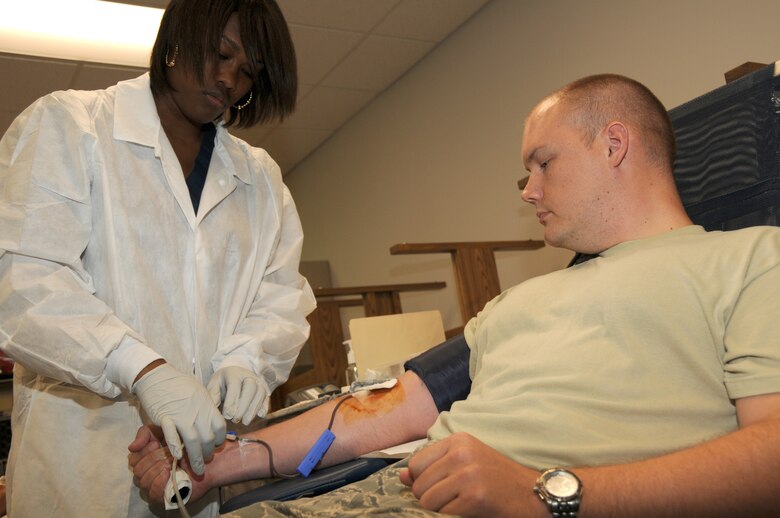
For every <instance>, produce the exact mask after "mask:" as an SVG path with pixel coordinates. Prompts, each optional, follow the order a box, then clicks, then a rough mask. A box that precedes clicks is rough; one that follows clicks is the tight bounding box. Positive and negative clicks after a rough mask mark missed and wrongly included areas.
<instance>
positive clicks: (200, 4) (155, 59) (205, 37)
mask: <svg viewBox="0 0 780 518" xmlns="http://www.w3.org/2000/svg"><path fill="white" fill-rule="evenodd" d="M233 13H237V15H238V21H239V25H240V31H241V42H242V44H243V46H244V49H245V51H246V55H247V58H248V60H249V64H250V66H251V70H252V73H253V78H252V90H251V94H252V97H253V99H252V102H251V103H249V105H247V106H246V107H245V108H243V109H241V110H238V109H236V108H234V107H232V106H231V107H230V108H229V112H230V113H229V114H228V115H227V116H226V121H225V124H226V125H227V126H230V125H233V124H235V125H236V126H237V127H239V128H243V127H249V126H253V125H255V124H259V123H263V122H270V121H272V120H282V119H284V118H285V117H287V116H288V115H290V114H291V113H292V112H293V110H294V109H295V102H296V99H297V96H298V72H297V64H296V59H295V49H294V47H293V43H292V38H291V37H290V32H289V29H288V27H287V22H286V21H285V19H284V15H283V14H282V11H281V10H280V9H279V6H278V5H277V4H276V2H275V1H274V0H171V2H170V4H168V7H167V8H166V9H165V13H164V14H163V17H162V21H161V22H160V29H159V31H158V33H157V39H156V40H155V43H154V47H153V48H152V55H151V60H150V66H149V74H150V78H151V87H152V92H155V93H165V92H167V91H170V90H171V89H172V86H171V85H170V83H168V79H167V76H166V68H167V66H166V61H170V60H172V59H174V56H175V63H176V66H183V67H186V68H187V69H188V70H189V71H190V72H191V73H193V74H194V75H195V77H197V78H198V79H199V80H200V81H203V79H204V74H205V67H206V64H207V62H208V61H213V60H215V59H217V58H218V54H219V46H220V42H221V40H222V33H223V31H224V29H225V25H227V22H228V19H229V18H230V16H231V15H232V14H233ZM248 98H249V94H247V95H246V96H245V98H244V99H242V100H241V101H239V104H240V103H243V102H245V101H246V100H247V99H248Z"/></svg>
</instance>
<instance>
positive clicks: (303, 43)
mask: <svg viewBox="0 0 780 518" xmlns="http://www.w3.org/2000/svg"><path fill="white" fill-rule="evenodd" d="M290 33H291V34H292V38H293V43H294V45H295V54H296V56H297V58H298V74H299V77H298V79H299V81H300V82H302V83H308V84H317V83H319V82H320V81H321V80H322V78H323V77H325V75H326V74H327V73H328V72H330V70H331V69H332V68H333V67H334V66H336V65H337V64H338V63H340V62H341V61H342V60H343V59H344V56H346V55H347V54H348V53H349V52H350V51H351V50H352V49H353V48H355V46H356V45H357V44H358V43H359V42H360V40H361V39H363V35H362V34H360V33H357V32H347V31H339V30H332V29H318V28H315V27H304V26H301V25H291V26H290Z"/></svg>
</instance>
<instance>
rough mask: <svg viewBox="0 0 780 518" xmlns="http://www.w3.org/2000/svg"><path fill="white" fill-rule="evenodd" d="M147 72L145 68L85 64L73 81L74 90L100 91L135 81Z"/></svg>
mask: <svg viewBox="0 0 780 518" xmlns="http://www.w3.org/2000/svg"><path fill="white" fill-rule="evenodd" d="M144 72H146V70H145V69H143V68H134V67H118V66H111V65H95V64H91V63H85V64H84V65H83V66H82V67H81V68H80V69H79V71H78V73H77V74H76V77H74V79H73V84H72V88H75V89H77V90H99V89H102V88H108V87H109V86H111V85H115V84H117V83H118V82H119V81H124V80H126V79H133V78H134V77H138V76H140V75H141V74H143V73H144Z"/></svg>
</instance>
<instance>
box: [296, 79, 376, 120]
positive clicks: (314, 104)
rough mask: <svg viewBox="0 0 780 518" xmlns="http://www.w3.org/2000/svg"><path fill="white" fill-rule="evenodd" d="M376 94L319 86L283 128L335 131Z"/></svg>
mask: <svg viewBox="0 0 780 518" xmlns="http://www.w3.org/2000/svg"><path fill="white" fill-rule="evenodd" d="M375 95H376V92H371V91H366V90H349V89H345V88H330V87H325V86H319V87H317V88H315V89H314V90H312V91H311V93H310V94H309V95H308V97H306V99H304V100H303V102H302V103H301V104H300V105H299V106H298V108H297V110H296V111H295V114H293V116H292V117H290V119H289V120H287V121H286V122H284V124H282V127H283V128H308V129H323V130H335V129H336V128H338V127H339V126H341V125H342V124H343V123H344V122H346V121H347V120H348V119H349V118H351V117H352V115H354V114H355V113H356V112H357V111H358V110H360V109H361V108H362V107H363V106H364V105H365V104H367V103H368V102H369V101H370V100H371V99H372V98H373V97H374V96H375Z"/></svg>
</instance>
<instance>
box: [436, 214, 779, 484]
mask: <svg viewBox="0 0 780 518" xmlns="http://www.w3.org/2000/svg"><path fill="white" fill-rule="evenodd" d="M778 288H780V228H775V227H754V228H750V229H745V230H739V231H732V232H705V231H704V230H703V229H702V228H701V227H697V226H690V227H685V228H682V229H678V230H675V231H672V232H668V233H666V234H663V235H661V236H656V237H652V238H648V239H641V240H636V241H630V242H626V243H622V244H620V245H617V246H615V247H613V248H611V249H609V250H607V251H605V252H604V253H602V254H601V256H600V257H598V258H595V259H593V260H591V261H588V262H586V263H584V264H580V265H578V266H575V267H572V268H567V269H565V270H561V271H556V272H553V273H550V274H548V275H544V276H542V277H538V278H534V279H531V280H528V281H526V282H524V283H522V284H520V285H518V286H516V287H514V288H512V289H509V290H507V291H505V292H504V293H502V294H501V295H499V296H498V297H496V299H494V300H493V301H491V302H490V303H488V304H487V306H486V307H485V309H484V310H483V311H482V312H480V313H479V315H477V317H475V318H474V319H472V320H471V321H470V322H469V323H468V325H467V326H466V330H465V335H466V339H467V341H468V343H469V345H470V347H471V377H472V380H473V383H472V388H471V393H470V395H469V397H468V398H467V399H466V400H465V401H459V402H457V403H455V404H454V405H453V407H452V409H451V411H450V412H445V413H443V414H442V415H441V416H440V417H439V419H438V421H437V422H436V423H435V424H434V426H433V427H432V428H431V430H430V431H429V435H430V437H431V438H432V439H434V440H436V439H441V438H443V437H446V436H447V435H449V434H451V433H454V432H458V431H464V432H468V433H471V434H472V435H474V436H476V437H477V438H479V439H480V440H482V441H484V442H486V443H488V444H489V445H491V446H493V447H494V448H496V449H498V450H499V451H501V452H503V453H504V454H506V455H508V456H510V457H512V458H514V459H515V460H517V461H519V462H521V463H523V464H525V465H527V466H529V467H535V468H537V469H543V468H546V467H549V466H553V465H591V466H593V465H600V464H606V463H615V462H627V461H631V460H636V459H641V458H647V457H651V456H655V455H659V454H663V453H667V452H670V451H675V450H679V449H682V448H685V447H688V446H691V445H694V444H696V443H699V442H702V441H706V440H708V439H711V438H713V437H716V436H720V435H723V434H725V433H728V432H730V431H733V430H735V429H736V428H737V419H736V413H735V407H734V404H733V399H735V398H740V397H745V396H750V395H756V394H763V393H770V392H780V311H778V309H777V302H778V301H777V298H778V296H780V289H778Z"/></svg>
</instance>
